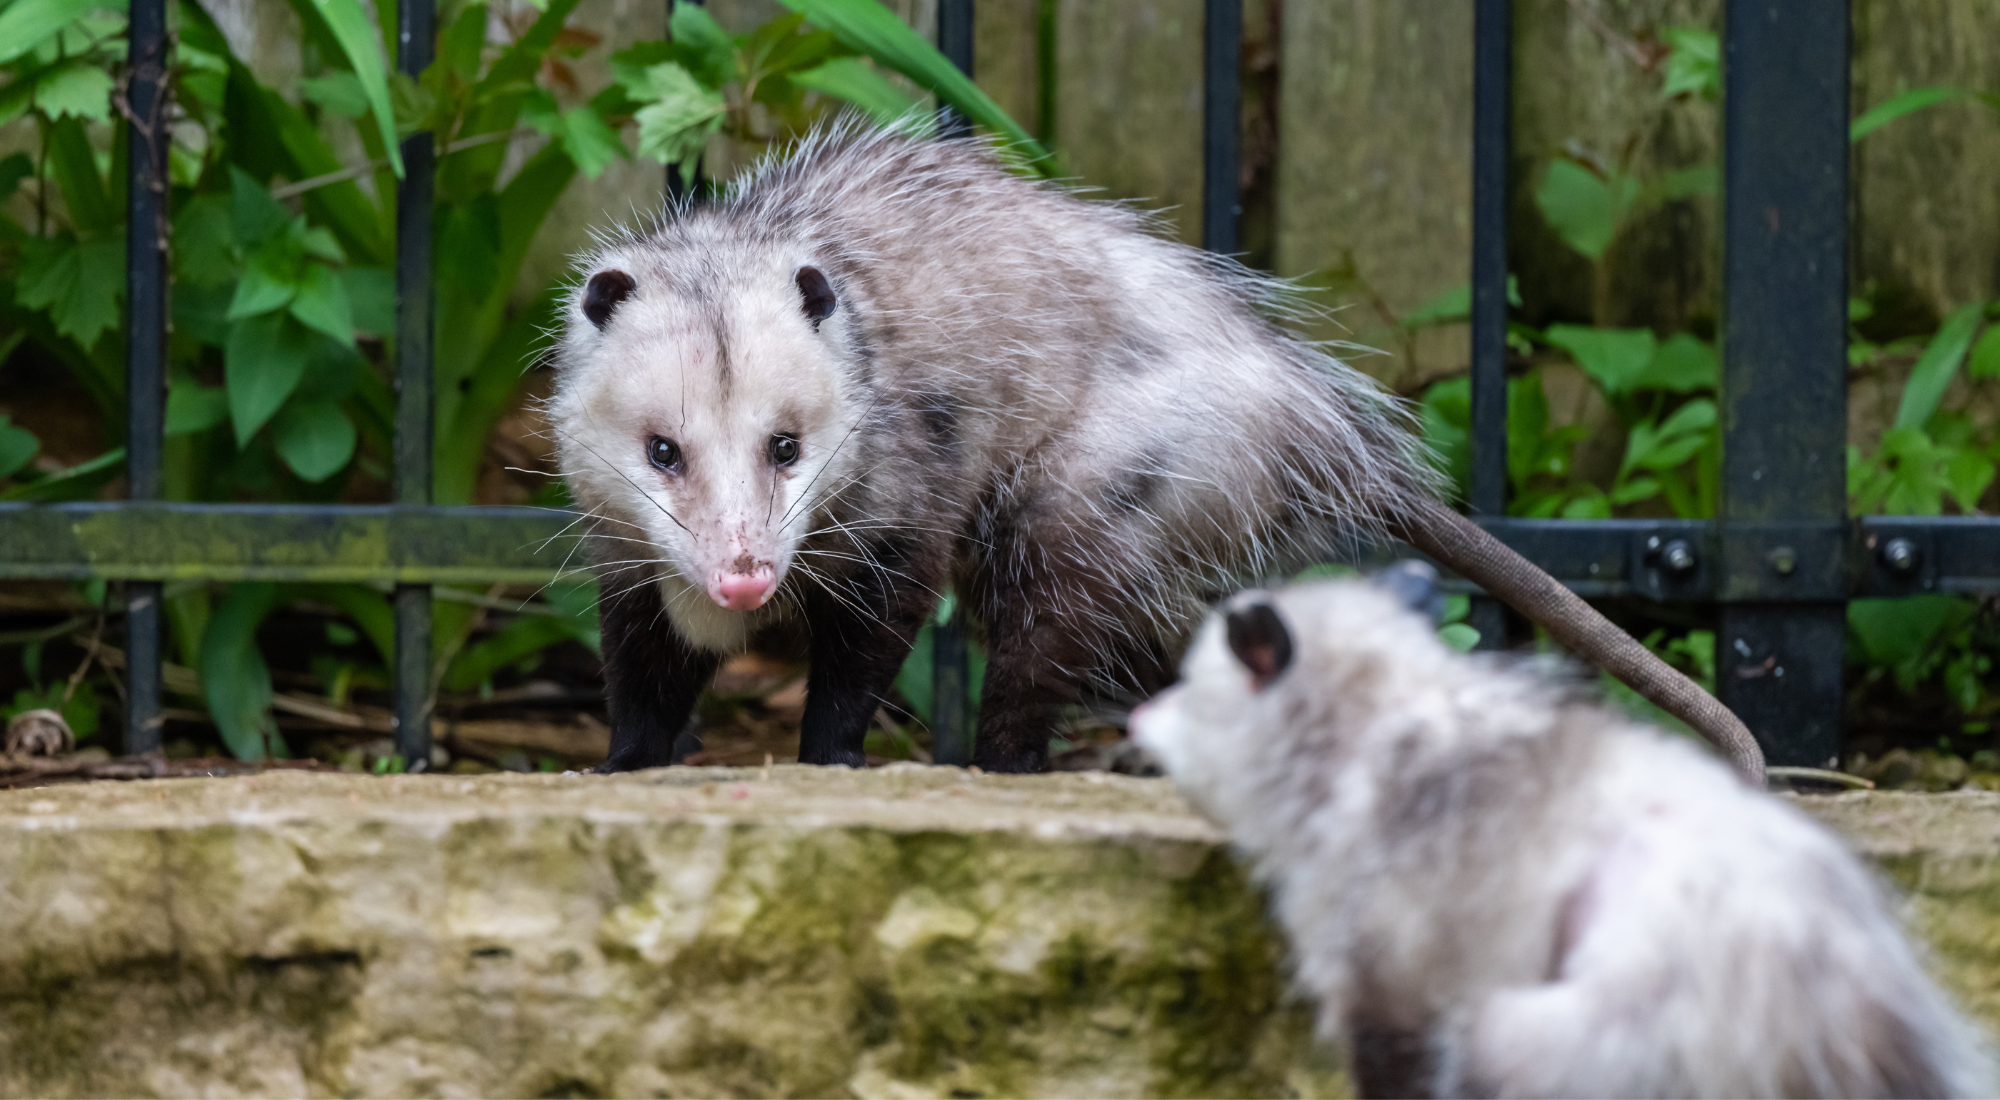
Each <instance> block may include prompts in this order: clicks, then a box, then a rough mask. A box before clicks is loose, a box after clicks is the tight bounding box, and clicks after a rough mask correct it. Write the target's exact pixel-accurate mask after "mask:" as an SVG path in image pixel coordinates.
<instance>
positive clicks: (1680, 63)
mask: <svg viewBox="0 0 2000 1100" xmlns="http://www.w3.org/2000/svg"><path fill="white" fill-rule="evenodd" d="M1660 37H1661V38H1663V39H1665V40H1666V43H1667V47H1668V49H1669V52H1668V54H1667V64H1666V80H1665V82H1664V84H1663V85H1662V87H1661V89H1660V94H1661V95H1662V96H1664V97H1666V98H1669V99H1671V98H1673V97H1674V96H1677V95H1683V94H1691V95H1697V96H1700V97H1701V98H1703V99H1706V100H1714V99H1718V98H1720V97H1721V95H1722V48H1721V45H1720V43H1718V42H1717V40H1716V35H1715V32H1714V31H1709V30H1703V29H1701V28H1699V27H1668V28H1667V29H1666V30H1665V31H1664V32H1662V33H1661V35H1660Z"/></svg>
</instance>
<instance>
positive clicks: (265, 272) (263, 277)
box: [228, 249, 299, 321]
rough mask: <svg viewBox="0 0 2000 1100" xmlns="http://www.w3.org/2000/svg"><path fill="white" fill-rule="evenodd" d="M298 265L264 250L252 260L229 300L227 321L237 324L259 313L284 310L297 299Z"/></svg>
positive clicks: (273, 250) (280, 251)
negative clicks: (236, 322)
mask: <svg viewBox="0 0 2000 1100" xmlns="http://www.w3.org/2000/svg"><path fill="white" fill-rule="evenodd" d="M298 279H299V275H298V263H297V261H296V260H295V259H294V258H292V257H289V256H286V255H285V254H284V252H283V251H282V250H279V249H265V250H263V251H261V252H259V253H258V254H257V255H255V256H253V257H251V259H250V263H249V264H248V265H247V266H245V267H244V269H243V278H242V279H240V280H238V281H237V283H236V293H235V295H234V296H233V297H231V298H230V300H229V314H228V319H229V320H231V321H239V320H242V319H243V318H245V317H255V316H257V315H258V314H260V313H269V312H271V311H272V310H277V309H283V308H285V307H286V306H287V305H289V304H291V301H292V299H293V298H294V297H296V296H297V295H298V292H299V284H298Z"/></svg>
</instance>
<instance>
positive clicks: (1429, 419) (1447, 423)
mask: <svg viewBox="0 0 2000 1100" xmlns="http://www.w3.org/2000/svg"><path fill="white" fill-rule="evenodd" d="M1421 417H1422V424H1423V435H1424V446H1425V448H1426V449H1428V450H1429V451H1430V453H1431V457H1432V461H1433V462H1435V463H1436V464H1437V466H1438V468H1439V469H1441V470H1442V471H1443V472H1444V473H1445V474H1446V475H1448V476H1449V477H1450V478H1451V483H1452V485H1453V487H1454V488H1455V489H1456V495H1458V496H1460V497H1463V496H1464V495H1465V492H1466V489H1467V487H1468V486H1469V485H1470V483H1471V481H1472V433H1471V430H1470V429H1471V425H1472V382H1471V380H1470V379H1467V378H1452V379H1448V380H1446V381H1443V382H1438V383H1436V384H1434V385H1432V386H1431V387H1430V388H1429V389H1427V390H1425V391H1424V399H1423V408H1422V411H1421Z"/></svg>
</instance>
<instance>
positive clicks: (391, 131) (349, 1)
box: [313, 0, 403, 179]
mask: <svg viewBox="0 0 2000 1100" xmlns="http://www.w3.org/2000/svg"><path fill="white" fill-rule="evenodd" d="M313 7H315V8H317V9H319V13H320V15H321V16H323V17H325V19H326V25H327V26H328V27H329V28H331V29H332V31H333V36H334V38H336V39H338V40H339V42H340V48H341V49H342V50H343V51H344V52H345V53H346V54H347V62H348V64H350V65H352V66H353V67H354V78H355V79H356V80H358V81H360V82H361V89H362V91H363V92H364V93H366V95H367V97H368V105H369V106H370V107H372V108H374V111H375V124H376V126H377V128H379V129H380V130H381V132H382V145H383V150H384V152H386V153H387V154H388V156H389V167H390V168H391V169H393V170H394V171H395V173H396V176H397V178H399V179H400V178H402V175H403V154H402V152H401V150H400V148H399V147H398V144H397V141H396V114H395V112H394V111H392V110H390V109H389V79H388V76H387V75H386V68H387V66H386V65H385V64H384V63H383V59H382V39H381V37H380V36H379V35H377V34H376V33H375V28H374V27H372V26H370V25H369V22H368V13H367V11H365V10H364V9H363V8H362V6H361V3H360V0H313Z"/></svg>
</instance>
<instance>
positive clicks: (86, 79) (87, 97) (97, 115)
mask: <svg viewBox="0 0 2000 1100" xmlns="http://www.w3.org/2000/svg"><path fill="white" fill-rule="evenodd" d="M113 86H114V82H113V81H112V79H111V74H110V73H108V72H105V71H104V70H103V69H102V68H100V67H99V66H96V65H92V64H90V63H88V62H83V61H75V62H71V63H70V64H67V65H63V66H61V67H60V68H57V69H56V70H54V71H53V72H50V73H46V74H44V75H43V76H41V77H40V78H38V79H37V80H36V81H35V107H36V109H37V110H40V111H41V112H42V113H43V114H46V115H48V116H49V117H50V118H65V117H67V118H82V119H89V120H90V121H92V122H109V121H110V120H111V89H112V87H113Z"/></svg>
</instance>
